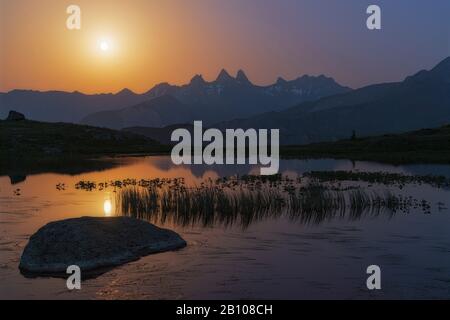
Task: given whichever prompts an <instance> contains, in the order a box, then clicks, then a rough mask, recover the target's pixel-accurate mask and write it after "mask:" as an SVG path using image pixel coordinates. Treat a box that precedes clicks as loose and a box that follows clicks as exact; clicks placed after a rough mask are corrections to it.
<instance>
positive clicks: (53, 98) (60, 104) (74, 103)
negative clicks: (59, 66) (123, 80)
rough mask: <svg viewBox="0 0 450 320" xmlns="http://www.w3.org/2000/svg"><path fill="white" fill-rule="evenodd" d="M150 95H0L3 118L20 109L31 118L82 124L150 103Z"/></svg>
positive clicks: (24, 92)
mask: <svg viewBox="0 0 450 320" xmlns="http://www.w3.org/2000/svg"><path fill="white" fill-rule="evenodd" d="M147 99H148V98H147V96H145V95H139V94H135V93H133V92H132V91H130V90H128V89H124V90H122V91H120V92H119V93H117V94H93V95H87V94H82V93H80V92H63V91H46V92H40V91H33V90H13V91H10V92H8V93H0V118H1V119H4V118H5V117H6V116H7V114H8V111H9V110H17V111H19V112H22V113H24V114H26V115H27V117H28V118H29V119H33V120H39V121H50V122H61V121H62V122H79V121H80V120H81V119H82V118H83V117H85V116H86V115H87V114H89V113H91V112H96V111H100V110H109V109H117V108H123V107H126V106H130V105H134V104H137V103H139V102H142V101H145V100H147Z"/></svg>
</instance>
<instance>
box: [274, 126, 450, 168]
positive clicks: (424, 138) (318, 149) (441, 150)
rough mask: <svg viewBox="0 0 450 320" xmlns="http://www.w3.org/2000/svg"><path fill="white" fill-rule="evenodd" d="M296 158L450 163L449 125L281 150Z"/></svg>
mask: <svg viewBox="0 0 450 320" xmlns="http://www.w3.org/2000/svg"><path fill="white" fill-rule="evenodd" d="M280 151H281V154H282V155H283V156H285V157H295V158H335V159H352V160H368V161H379V162H388V163H450V125H447V126H443V127H440V128H436V129H422V130H418V131H413V132H408V133H403V134H397V135H383V136H378V137H367V138H355V139H349V140H342V141H337V142H325V143H316V144H310V145H304V146H284V147H282V148H281V150H280Z"/></svg>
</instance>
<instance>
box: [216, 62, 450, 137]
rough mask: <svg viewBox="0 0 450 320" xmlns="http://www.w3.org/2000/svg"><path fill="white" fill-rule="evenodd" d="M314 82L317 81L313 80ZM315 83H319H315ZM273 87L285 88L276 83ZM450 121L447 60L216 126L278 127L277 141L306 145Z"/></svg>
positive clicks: (282, 84) (449, 70)
mask: <svg viewBox="0 0 450 320" xmlns="http://www.w3.org/2000/svg"><path fill="white" fill-rule="evenodd" d="M319 78H320V77H319ZM316 80H319V79H316ZM277 84H278V85H279V87H283V88H284V87H286V86H288V85H287V84H286V83H285V82H284V81H283V80H282V79H280V80H278V81H277ZM448 123H450V58H447V59H445V60H444V61H442V62H441V63H439V64H438V65H437V66H436V67H435V68H433V69H432V70H430V71H420V72H418V73H417V74H415V75H413V76H410V77H408V78H406V79H405V80H404V81H403V82H397V83H387V84H379V85H372V86H368V87H364V88H361V89H358V90H354V91H351V92H348V93H344V94H338V95H334V96H330V97H326V98H322V99H320V100H318V101H314V102H306V103H302V104H299V105H297V106H295V107H291V108H289V109H286V110H283V111H281V112H269V113H265V114H260V115H257V116H254V117H249V118H247V119H241V120H233V121H228V122H222V123H219V124H216V125H215V126H217V127H220V128H237V127H238V128H278V129H280V131H281V132H280V134H281V136H280V143H282V144H306V143H311V142H320V141H335V140H339V139H345V138H349V137H351V135H352V134H353V131H354V132H355V133H356V135H357V136H371V135H380V134H386V133H401V132H407V131H411V130H417V129H421V128H427V127H438V126H441V125H445V124H448Z"/></svg>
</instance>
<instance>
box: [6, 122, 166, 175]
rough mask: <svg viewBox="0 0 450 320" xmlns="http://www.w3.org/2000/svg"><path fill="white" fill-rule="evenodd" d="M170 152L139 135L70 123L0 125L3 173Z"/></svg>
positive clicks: (56, 167) (7, 123) (56, 168)
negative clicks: (130, 155)
mask: <svg viewBox="0 0 450 320" xmlns="http://www.w3.org/2000/svg"><path fill="white" fill-rule="evenodd" d="M168 151H169V148H168V147H166V146H164V145H161V144H160V143H158V142H156V141H154V140H152V139H150V138H147V137H143V136H140V135H136V134H133V133H128V132H121V131H116V130H111V129H106V128H96V127H90V126H84V125H76V124H69V123H47V122H38V121H29V120H25V121H0V167H1V169H0V171H1V172H2V173H6V174H7V173H8V172H10V171H13V172H14V171H17V172H20V171H23V170H25V171H27V172H28V171H30V170H31V171H33V168H35V169H36V170H38V171H39V170H42V169H43V168H47V169H52V168H54V169H55V170H58V168H60V167H61V168H62V170H64V168H69V167H70V166H71V165H72V164H76V163H82V162H85V161H86V160H88V159H98V158H101V157H104V156H118V155H125V154H143V155H144V154H146V155H149V154H165V153H167V152H168Z"/></svg>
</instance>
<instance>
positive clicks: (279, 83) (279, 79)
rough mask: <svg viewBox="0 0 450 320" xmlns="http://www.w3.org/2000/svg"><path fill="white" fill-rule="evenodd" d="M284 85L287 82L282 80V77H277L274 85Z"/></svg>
mask: <svg viewBox="0 0 450 320" xmlns="http://www.w3.org/2000/svg"><path fill="white" fill-rule="evenodd" d="M285 83H287V80H286V79H284V78H283V77H278V78H277V82H276V84H278V85H283V84H285Z"/></svg>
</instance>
